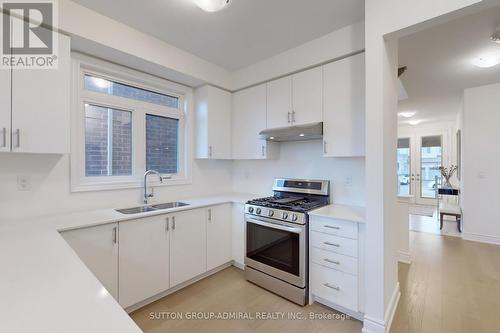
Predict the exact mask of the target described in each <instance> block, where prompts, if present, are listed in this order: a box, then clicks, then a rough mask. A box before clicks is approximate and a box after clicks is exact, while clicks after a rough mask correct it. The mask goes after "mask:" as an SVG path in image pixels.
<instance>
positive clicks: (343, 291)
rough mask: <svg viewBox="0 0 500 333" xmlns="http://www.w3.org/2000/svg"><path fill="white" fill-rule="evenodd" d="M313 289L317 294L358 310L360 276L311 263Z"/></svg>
mask: <svg viewBox="0 0 500 333" xmlns="http://www.w3.org/2000/svg"><path fill="white" fill-rule="evenodd" d="M311 291H312V293H313V294H314V295H315V296H318V297H321V298H323V299H325V300H327V301H330V302H332V303H335V304H338V305H340V306H342V307H344V308H347V309H349V310H353V311H358V278H357V276H354V275H350V274H346V273H343V272H340V271H336V270H334V269H330V268H327V267H324V266H320V265H317V264H314V263H313V264H311Z"/></svg>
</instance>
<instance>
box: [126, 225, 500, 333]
mask: <svg viewBox="0 0 500 333" xmlns="http://www.w3.org/2000/svg"><path fill="white" fill-rule="evenodd" d="M410 241H411V252H412V260H413V262H412V264H411V265H410V266H409V265H405V264H400V266H399V274H400V276H399V279H400V284H401V299H400V303H399V306H398V309H397V311H396V315H395V317H394V320H393V324H392V328H391V333H435V332H440V333H498V332H500V246H495V245H487V244H481V243H475V242H469V241H464V240H462V239H460V238H457V237H447V236H439V235H433V234H428V233H421V232H411V233H410ZM165 311H169V312H179V313H181V314H184V315H185V314H186V313H192V312H204V313H207V312H224V311H227V312H238V311H241V312H243V313H249V314H251V315H254V316H255V314H256V313H257V312H270V313H271V312H280V313H297V312H300V313H301V314H302V315H303V316H306V317H307V316H309V313H316V314H318V313H319V314H334V313H336V312H334V311H332V310H330V309H328V308H326V307H322V306H320V305H318V304H313V305H312V306H307V307H299V306H297V305H295V304H293V303H291V302H288V301H286V300H284V299H282V298H281V297H279V296H276V295H274V294H272V293H270V292H267V291H265V290H263V289H261V288H259V287H257V286H255V285H253V284H251V283H248V282H247V281H245V279H244V278H243V274H242V271H240V270H239V269H237V268H228V269H226V270H224V271H222V272H219V273H218V274H216V275H213V276H211V277H209V278H207V279H204V280H202V281H200V282H198V283H196V284H194V285H191V286H189V287H187V288H185V289H183V290H181V291H179V292H177V293H175V294H172V295H170V296H168V297H165V298H163V299H161V300H159V301H157V302H155V303H153V304H151V305H149V306H146V307H144V308H142V309H140V310H138V311H136V312H135V313H133V314H132V315H131V316H132V318H133V319H134V320H135V322H136V323H137V324H138V325H139V327H140V328H141V329H142V330H143V331H144V332H146V333H159V332H170V331H171V332H176V333H184V332H186V333H187V332H197V333H198V332H243V333H245V332H262V333H264V332H265V333H267V332H273V333H274V332H286V333H294V332H339V333H344V332H346V333H354V332H361V328H362V323H361V322H359V321H357V320H338V319H337V320H288V319H279V320H264V319H247V320H186V319H183V320H181V319H176V320H168V319H166V318H160V319H150V315H151V314H156V315H157V316H160V317H161V312H165Z"/></svg>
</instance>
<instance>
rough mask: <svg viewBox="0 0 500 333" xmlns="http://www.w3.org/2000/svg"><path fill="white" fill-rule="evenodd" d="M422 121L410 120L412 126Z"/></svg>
mask: <svg viewBox="0 0 500 333" xmlns="http://www.w3.org/2000/svg"><path fill="white" fill-rule="evenodd" d="M421 122H422V120H410V121H409V122H408V124H410V125H412V126H416V125H418V124H420V123H421Z"/></svg>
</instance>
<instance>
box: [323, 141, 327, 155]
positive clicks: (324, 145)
mask: <svg viewBox="0 0 500 333" xmlns="http://www.w3.org/2000/svg"><path fill="white" fill-rule="evenodd" d="M323 154H326V141H323Z"/></svg>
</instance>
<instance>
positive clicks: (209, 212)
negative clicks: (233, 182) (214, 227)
mask: <svg viewBox="0 0 500 333" xmlns="http://www.w3.org/2000/svg"><path fill="white" fill-rule="evenodd" d="M208 220H209V221H212V208H209V209H208Z"/></svg>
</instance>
